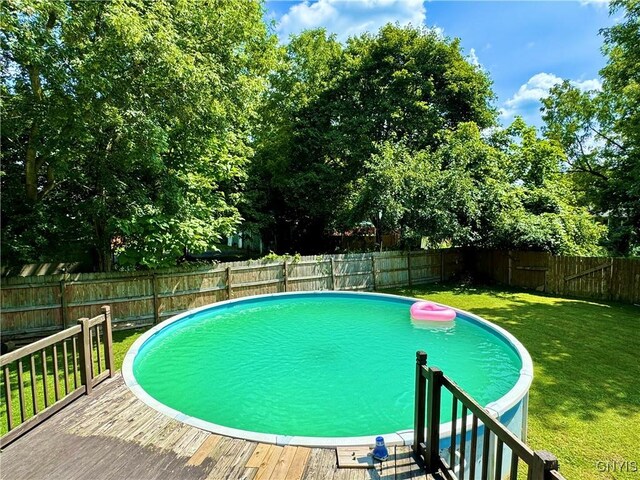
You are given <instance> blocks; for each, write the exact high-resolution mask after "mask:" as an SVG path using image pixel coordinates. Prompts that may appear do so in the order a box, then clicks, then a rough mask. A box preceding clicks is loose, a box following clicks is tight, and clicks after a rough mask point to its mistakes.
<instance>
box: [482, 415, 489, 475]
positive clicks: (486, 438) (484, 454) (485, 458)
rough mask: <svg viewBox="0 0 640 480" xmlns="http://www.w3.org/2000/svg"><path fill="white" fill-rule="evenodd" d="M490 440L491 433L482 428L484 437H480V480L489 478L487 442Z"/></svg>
mask: <svg viewBox="0 0 640 480" xmlns="http://www.w3.org/2000/svg"><path fill="white" fill-rule="evenodd" d="M490 440H491V431H490V430H489V429H488V428H487V427H486V425H485V427H484V435H483V436H482V474H481V476H482V480H488V478H489V450H490V448H489V442H490Z"/></svg>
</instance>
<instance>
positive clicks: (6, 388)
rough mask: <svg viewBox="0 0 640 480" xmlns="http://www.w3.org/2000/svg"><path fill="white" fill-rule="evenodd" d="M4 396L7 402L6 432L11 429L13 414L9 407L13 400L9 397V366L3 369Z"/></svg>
mask: <svg viewBox="0 0 640 480" xmlns="http://www.w3.org/2000/svg"><path fill="white" fill-rule="evenodd" d="M4 395H5V398H6V400H7V430H12V429H13V412H12V411H11V410H12V409H11V406H12V403H13V398H12V397H11V372H9V365H5V367H4Z"/></svg>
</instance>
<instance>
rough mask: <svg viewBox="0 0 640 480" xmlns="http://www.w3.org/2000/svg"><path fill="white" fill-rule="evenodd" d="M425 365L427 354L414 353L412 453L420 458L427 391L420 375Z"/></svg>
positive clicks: (420, 351) (425, 380)
mask: <svg viewBox="0 0 640 480" xmlns="http://www.w3.org/2000/svg"><path fill="white" fill-rule="evenodd" d="M426 364H427V354H426V352H423V351H422V350H418V351H417V352H416V397H415V401H414V406H415V413H414V417H413V419H414V422H413V453H415V454H416V455H418V456H419V457H422V447H421V446H420V445H421V444H423V443H424V415H425V402H426V391H427V379H426V378H424V375H423V374H422V367H424V366H425V365H426Z"/></svg>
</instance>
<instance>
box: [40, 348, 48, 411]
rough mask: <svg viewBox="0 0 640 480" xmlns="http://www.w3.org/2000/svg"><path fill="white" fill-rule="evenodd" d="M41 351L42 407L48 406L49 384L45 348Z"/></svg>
mask: <svg viewBox="0 0 640 480" xmlns="http://www.w3.org/2000/svg"><path fill="white" fill-rule="evenodd" d="M41 352H42V388H43V389H44V408H47V407H48V406H49V385H48V383H49V382H48V380H49V379H48V378H47V377H48V376H47V349H46V348H43V349H42V350H41Z"/></svg>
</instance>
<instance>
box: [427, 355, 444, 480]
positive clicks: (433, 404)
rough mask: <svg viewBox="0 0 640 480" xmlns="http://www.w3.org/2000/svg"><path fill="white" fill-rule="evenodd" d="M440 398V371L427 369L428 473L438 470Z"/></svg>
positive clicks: (432, 368) (434, 368)
mask: <svg viewBox="0 0 640 480" xmlns="http://www.w3.org/2000/svg"><path fill="white" fill-rule="evenodd" d="M441 396H442V370H440V369H439V368H436V367H431V368H429V383H428V385H427V452H426V455H425V466H426V468H427V472H428V473H435V472H436V471H437V470H438V465H439V463H440V462H439V461H438V460H439V459H440V405H441V403H442V402H441Z"/></svg>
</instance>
